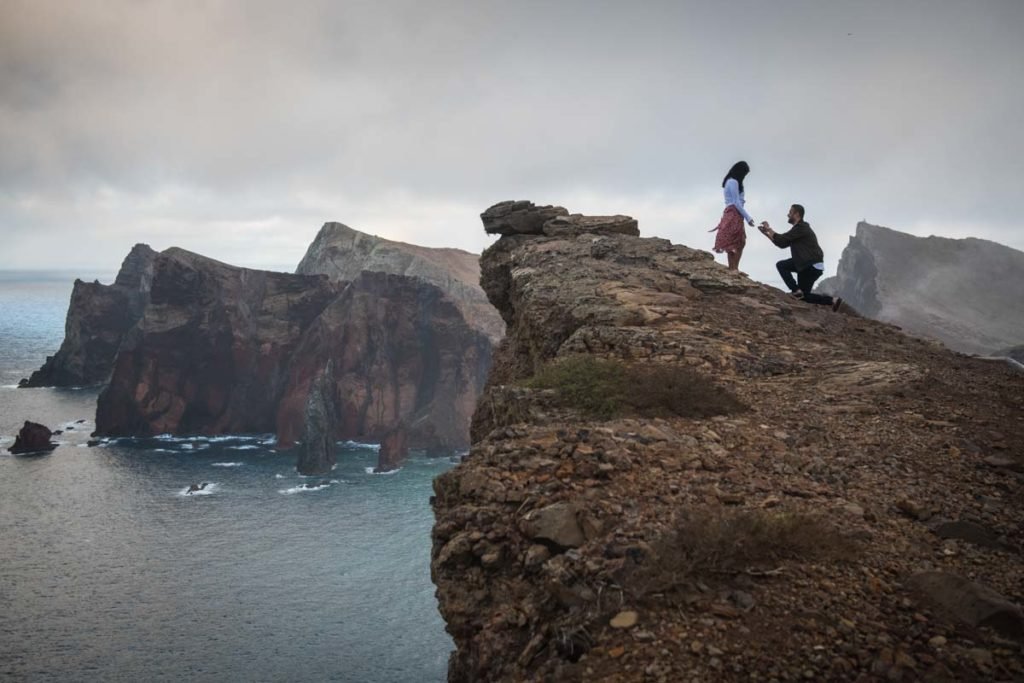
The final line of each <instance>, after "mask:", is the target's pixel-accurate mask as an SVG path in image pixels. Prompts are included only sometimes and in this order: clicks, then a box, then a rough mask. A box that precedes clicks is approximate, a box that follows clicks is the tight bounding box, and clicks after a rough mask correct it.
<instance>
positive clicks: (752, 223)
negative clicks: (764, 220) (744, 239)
mask: <svg viewBox="0 0 1024 683" xmlns="http://www.w3.org/2000/svg"><path fill="white" fill-rule="evenodd" d="M747 225H749V226H750V227H754V219H753V218H751V219H750V220H749V221H747Z"/></svg>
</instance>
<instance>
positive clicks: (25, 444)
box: [7, 420, 57, 455]
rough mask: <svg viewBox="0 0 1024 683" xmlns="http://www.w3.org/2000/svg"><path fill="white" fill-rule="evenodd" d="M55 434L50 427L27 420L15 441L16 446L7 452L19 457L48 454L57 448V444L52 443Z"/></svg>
mask: <svg viewBox="0 0 1024 683" xmlns="http://www.w3.org/2000/svg"><path fill="white" fill-rule="evenodd" d="M52 436H53V432H51V431H50V429H49V427H46V426H45V425H41V424H39V423H38V422H29V421H28V420H25V424H24V425H22V427H21V430H20V431H19V432H18V436H17V437H16V438H15V439H14V445H13V446H11V447H10V448H8V449H7V450H8V451H9V452H10V453H13V454H15V455H19V454H22V453H47V452H49V451H52V450H53V449H55V448H56V447H57V444H55V443H53V442H52V441H50V437H52Z"/></svg>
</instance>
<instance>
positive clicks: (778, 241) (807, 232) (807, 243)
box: [772, 221, 825, 272]
mask: <svg viewBox="0 0 1024 683" xmlns="http://www.w3.org/2000/svg"><path fill="white" fill-rule="evenodd" d="M772 242H774V243H775V246H777V247H779V248H780V249H785V248H786V247H789V248H790V249H791V250H792V251H791V252H790V253H791V254H792V256H793V268H794V270H796V271H797V272H800V271H801V270H803V269H804V268H806V267H807V266H813V265H814V264H815V263H820V262H821V261H823V260H824V259H825V253H824V252H823V251H822V250H821V247H819V246H818V238H817V236H815V234H814V231H813V230H811V226H810V225H808V223H807V222H806V221H800V222H799V223H797V224H796V225H794V226H793V227H792V228H790V229H789V230H788V231H787V232H782V233H779V232H777V233H775V234H774V235H773V236H772Z"/></svg>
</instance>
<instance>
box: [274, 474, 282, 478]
mask: <svg viewBox="0 0 1024 683" xmlns="http://www.w3.org/2000/svg"><path fill="white" fill-rule="evenodd" d="M274 479H284V475H283V474H275V475H274Z"/></svg>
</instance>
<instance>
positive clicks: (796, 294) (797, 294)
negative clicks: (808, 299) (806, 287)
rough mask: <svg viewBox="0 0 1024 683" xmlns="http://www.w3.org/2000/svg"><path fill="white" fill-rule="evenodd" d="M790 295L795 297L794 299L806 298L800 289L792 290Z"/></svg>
mask: <svg viewBox="0 0 1024 683" xmlns="http://www.w3.org/2000/svg"><path fill="white" fill-rule="evenodd" d="M789 295H790V296H791V297H793V298H794V299H803V298H804V293H803V292H801V291H800V290H799V289H794V290H793V291H792V292H790V293H789Z"/></svg>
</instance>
